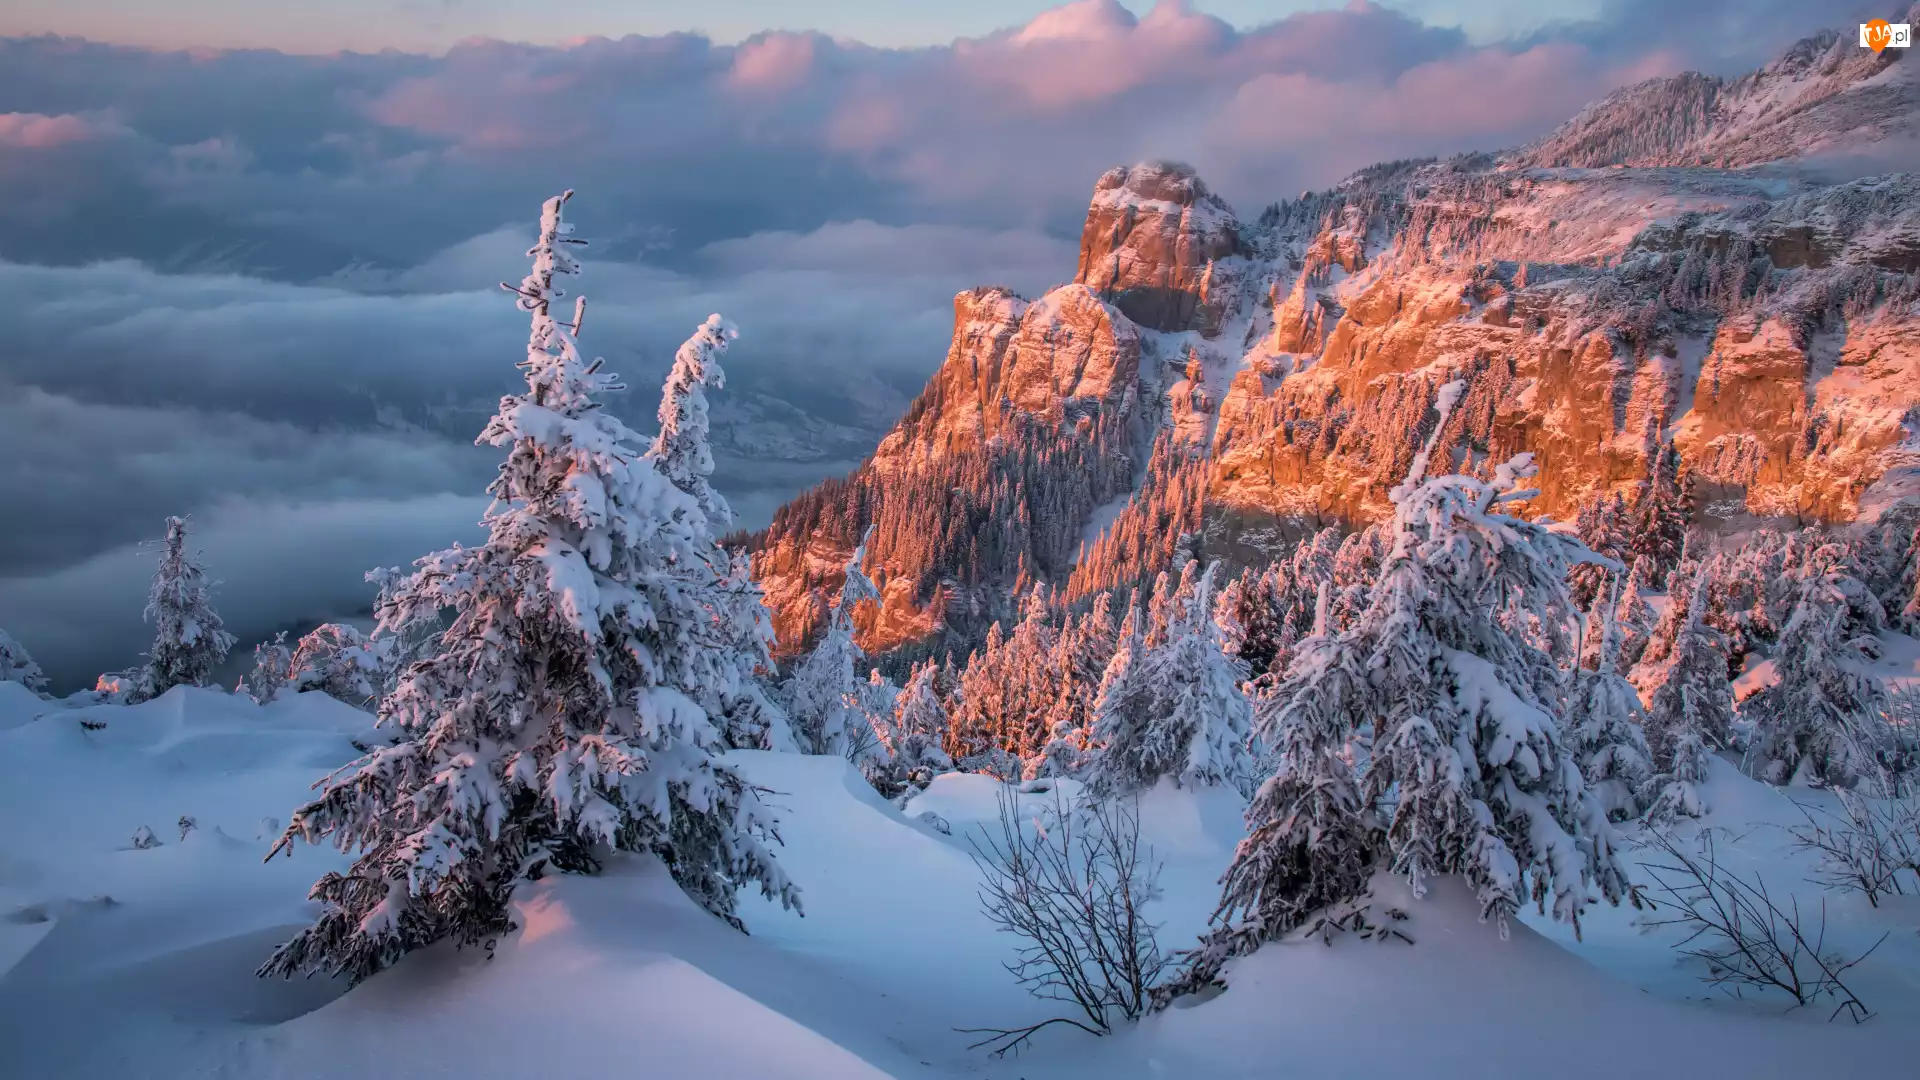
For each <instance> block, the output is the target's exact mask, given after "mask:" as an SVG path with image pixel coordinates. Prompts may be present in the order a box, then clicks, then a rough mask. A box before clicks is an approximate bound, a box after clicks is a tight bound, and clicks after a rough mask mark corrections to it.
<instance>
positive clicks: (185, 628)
mask: <svg viewBox="0 0 1920 1080" xmlns="http://www.w3.org/2000/svg"><path fill="white" fill-rule="evenodd" d="M214 584H215V583H214V582H211V581H208V580H207V572H206V570H205V569H204V568H203V567H201V565H200V561H199V559H198V558H197V557H196V556H195V555H194V554H191V553H189V552H188V551H187V523H186V520H185V519H183V518H177V517H170V518H168V519H167V538H166V540H165V541H163V542H162V546H161V553H160V567H159V569H158V570H156V571H154V575H153V588H152V590H151V591H149V592H148V593H147V609H146V611H145V613H144V614H145V618H146V620H147V621H148V622H150V623H152V624H153V645H152V647H151V648H150V649H149V650H148V651H147V664H146V667H144V668H143V669H141V672H140V677H139V680H138V682H137V685H136V686H135V688H134V691H133V693H132V694H131V695H129V697H128V700H129V701H146V700H148V699H150V698H156V697H159V696H160V695H161V694H164V693H166V692H167V691H169V690H171V689H173V688H174V687H176V686H205V685H206V682H207V678H208V677H209V676H211V675H212V674H213V669H214V668H217V667H219V666H220V665H221V664H222V663H223V662H225V660H226V659H227V651H228V650H229V649H231V648H233V635H232V634H229V633H227V632H226V631H225V630H224V629H222V628H221V623H220V616H219V614H217V613H216V612H215V611H214V610H213V603H212V601H211V599H210V598H209V595H208V594H209V592H210V591H211V590H212V588H213V585H214Z"/></svg>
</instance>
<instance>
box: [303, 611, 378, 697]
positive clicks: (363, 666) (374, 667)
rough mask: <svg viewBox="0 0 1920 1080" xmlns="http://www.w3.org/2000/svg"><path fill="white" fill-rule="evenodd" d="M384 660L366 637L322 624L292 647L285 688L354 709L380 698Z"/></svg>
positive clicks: (336, 625)
mask: <svg viewBox="0 0 1920 1080" xmlns="http://www.w3.org/2000/svg"><path fill="white" fill-rule="evenodd" d="M384 664H385V661H384V659H383V658H382V656H381V654H380V650H379V648H378V647H377V646H376V645H375V644H374V643H373V642H372V641H371V640H369V639H368V638H367V636H366V635H365V634H362V633H361V632H360V631H358V630H355V629H354V628H353V627H351V626H347V625H345V624H343V623H321V624H320V625H319V626H316V627H314V628H313V629H312V630H311V631H309V632H308V633H307V634H306V635H305V636H303V637H301V639H300V640H299V642H298V643H296V644H295V645H294V648H293V654H292V655H291V656H290V657H289V658H288V662H287V689H288V690H290V691H291V692H293V693H296V694H297V693H302V692H304V691H308V690H318V691H319V692H321V693H323V694H325V695H327V696H328V697H330V698H333V699H334V700H336V701H343V702H345V703H347V704H348V705H352V706H354V707H355V708H364V707H369V706H371V705H373V704H374V703H375V702H376V701H377V700H378V698H379V695H380V686H381V683H382V681H383V679H382V668H383V667H384Z"/></svg>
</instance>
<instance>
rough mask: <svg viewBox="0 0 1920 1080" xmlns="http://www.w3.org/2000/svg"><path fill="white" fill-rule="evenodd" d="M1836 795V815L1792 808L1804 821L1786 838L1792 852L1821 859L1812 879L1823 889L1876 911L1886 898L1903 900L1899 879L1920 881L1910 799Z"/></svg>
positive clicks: (1916, 817) (1916, 818)
mask: <svg viewBox="0 0 1920 1080" xmlns="http://www.w3.org/2000/svg"><path fill="white" fill-rule="evenodd" d="M1836 794H1837V795H1838V797H1839V799H1840V809H1838V810H1832V809H1828V808H1826V807H1820V806H1813V805H1810V804H1807V803H1801V802H1796V803H1795V804H1794V805H1795V806H1796V807H1798V808H1799V810H1800V813H1801V814H1802V815H1803V816H1804V817H1805V818H1806V822H1805V823H1804V824H1801V825H1794V826H1790V827H1789V828H1788V829H1787V833H1788V835H1790V836H1792V837H1793V844H1794V847H1795V848H1797V849H1799V850H1801V851H1804V852H1807V853H1810V854H1812V855H1814V856H1816V857H1817V858H1818V859H1819V862H1818V864H1817V865H1816V868H1815V870H1814V872H1813V874H1812V876H1811V878H1810V880H1811V881H1813V882H1814V884H1816V885H1819V886H1821V887H1822V888H1828V889H1835V890H1838V891H1841V892H1857V893H1860V894H1861V895H1862V896H1865V897H1866V898H1867V903H1869V904H1872V905H1873V906H1874V907H1879V906H1880V898H1881V897H1882V896H1885V895H1887V894H1889V893H1891V894H1893V895H1896V896H1898V895H1904V894H1905V893H1906V889H1904V888H1902V887H1901V878H1902V876H1903V875H1906V874H1913V875H1915V876H1916V878H1920V807H1916V806H1915V804H1914V801H1913V800H1912V799H1910V798H1909V799H1876V798H1871V797H1869V796H1867V795H1863V794H1860V793H1858V792H1852V791H1842V792H1837V793H1836Z"/></svg>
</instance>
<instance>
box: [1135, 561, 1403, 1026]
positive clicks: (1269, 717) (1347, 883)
mask: <svg viewBox="0 0 1920 1080" xmlns="http://www.w3.org/2000/svg"><path fill="white" fill-rule="evenodd" d="M1329 597H1330V590H1329V588H1328V587H1327V586H1325V585H1323V587H1322V590H1321V600H1320V603H1319V605H1318V606H1319V613H1318V615H1317V616H1316V618H1315V620H1314V632H1313V634H1312V636H1310V637H1308V638H1306V639H1304V640H1302V641H1301V642H1300V643H1299V646H1298V648H1297V649H1296V650H1295V652H1294V658H1293V662H1292V664H1290V665H1289V666H1288V668H1287V671H1286V672H1285V674H1284V675H1282V676H1280V678H1279V681H1278V682H1277V683H1276V684H1275V685H1274V686H1273V687H1272V689H1271V690H1270V691H1269V692H1267V693H1264V694H1261V695H1260V696H1259V697H1258V698H1257V699H1256V704H1255V707H1254V732H1255V735H1256V736H1257V737H1258V738H1259V739H1260V740H1261V741H1262V742H1264V743H1266V744H1267V745H1268V746H1271V747H1272V748H1273V754H1272V757H1271V761H1272V762H1273V766H1274V770H1273V773H1272V775H1270V776H1269V777H1267V779H1266V780H1265V781H1264V782H1263V783H1262V784H1261V785H1260V787H1259V790H1258V791H1256V792H1255V793H1254V796H1253V801H1252V803H1251V804H1250V805H1249V806H1248V807H1247V836H1246V838H1245V839H1243V840H1241V841H1240V846H1239V848H1238V849H1237V850H1236V851H1235V852H1234V857H1233V862H1232V863H1231V864H1230V865H1229V866H1228V867H1227V872H1226V874H1225V876H1224V877H1222V879H1221V883H1222V889H1221V895H1220V906H1219V908H1218V909H1217V910H1216V911H1215V912H1214V917H1213V921H1214V923H1215V927H1214V929H1213V930H1212V931H1210V932H1209V933H1208V934H1206V935H1205V936H1204V937H1203V938H1202V939H1201V942H1200V944H1199V946H1198V947H1196V948H1195V949H1194V950H1192V951H1191V952H1190V953H1189V954H1187V964H1186V967H1185V969H1184V971H1183V972H1182V973H1181V976H1180V977H1179V978H1178V979H1177V980H1175V981H1174V982H1172V983H1171V984H1169V986H1168V988H1167V990H1166V991H1164V992H1163V993H1161V994H1160V995H1158V1002H1157V1003H1158V1004H1165V1002H1166V1001H1167V1000H1170V999H1171V998H1172V997H1175V996H1178V995H1179V994H1184V993H1192V992H1195V991H1198V990H1201V989H1204V988H1205V987H1207V986H1209V985H1212V984H1215V983H1217V982H1218V981H1219V978H1220V970H1221V968H1222V967H1223V966H1224V965H1225V964H1226V962H1227V961H1228V960H1231V959H1233V958H1234V957H1236V956H1242V955H1245V954H1247V953H1250V952H1252V951H1254V950H1255V949H1257V948H1259V947H1260V944H1261V943H1262V942H1266V941H1273V940H1276V939H1278V938H1280V937H1281V936H1282V935H1284V934H1286V933H1287V932H1288V931H1291V930H1293V929H1295V928H1297V927H1299V926H1301V925H1303V924H1305V923H1306V922H1307V920H1308V919H1309V918H1311V917H1312V916H1313V915H1315V914H1316V913H1320V912H1327V911H1328V910H1329V909H1332V908H1335V907H1337V906H1339V905H1341V904H1345V903H1348V902H1351V901H1353V900H1356V899H1358V898H1359V897H1361V896H1362V895H1364V894H1365V893H1366V891H1367V882H1368V879H1369V878H1370V877H1371V876H1372V873H1373V870H1374V867H1375V865H1376V863H1377V862H1378V860H1379V858H1380V855H1381V852H1382V850H1383V837H1382V835H1381V832H1380V826H1379V822H1378V821H1377V820H1376V818H1375V816H1374V813H1373V811H1372V808H1371V807H1370V806H1369V805H1368V804H1366V803H1364V802H1363V801H1362V796H1361V792H1360V786H1359V784H1358V782H1357V781H1356V780H1355V777H1354V770H1353V765H1352V764H1351V762H1350V760H1349V758H1348V754H1347V746H1348V742H1349V740H1351V739H1352V737H1353V734H1354V725H1353V717H1354V716H1355V715H1356V714H1357V713H1361V712H1364V711H1366V710H1367V708H1368V704H1367V699H1368V698H1369V697H1370V696H1371V694H1372V692H1373V691H1372V689H1371V688H1370V687H1369V686H1368V683H1367V671H1366V668H1365V667H1364V666H1363V663H1362V660H1363V658H1362V656H1361V655H1360V654H1359V653H1358V652H1356V651H1355V650H1352V649H1349V648H1345V647H1343V644H1342V643H1341V642H1339V641H1337V640H1336V639H1335V638H1334V637H1333V636H1332V635H1330V634H1329V633H1328V630H1327V611H1328V607H1329V603H1328V600H1329Z"/></svg>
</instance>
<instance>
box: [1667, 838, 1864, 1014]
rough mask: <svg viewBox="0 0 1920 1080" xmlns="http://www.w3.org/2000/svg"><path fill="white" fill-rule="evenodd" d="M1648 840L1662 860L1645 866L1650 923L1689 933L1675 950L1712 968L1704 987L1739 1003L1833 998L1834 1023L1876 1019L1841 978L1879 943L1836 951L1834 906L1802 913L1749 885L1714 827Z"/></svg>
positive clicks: (1761, 886) (1796, 905) (1792, 902)
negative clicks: (1755, 994)
mask: <svg viewBox="0 0 1920 1080" xmlns="http://www.w3.org/2000/svg"><path fill="white" fill-rule="evenodd" d="M1647 837H1648V839H1647V845H1648V846H1649V847H1651V848H1653V849H1654V850H1655V851H1657V852H1659V854H1660V858H1659V859H1658V861H1654V862H1645V863H1642V864H1641V865H1642V867H1643V869H1644V870H1645V871H1646V873H1647V874H1648V876H1649V877H1651V878H1652V879H1653V882H1654V884H1653V887H1652V888H1651V890H1648V891H1649V892H1650V893H1651V895H1645V894H1643V896H1642V899H1643V900H1644V901H1645V902H1647V903H1648V904H1650V905H1651V906H1652V907H1653V909H1654V911H1655V913H1656V915H1659V916H1660V917H1657V918H1653V919H1649V920H1647V922H1646V923H1645V924H1644V925H1646V926H1648V927H1657V926H1676V927H1679V928H1681V929H1683V930H1685V931H1687V935H1686V937H1685V938H1683V939H1682V940H1681V941H1680V942H1679V943H1677V944H1676V945H1675V948H1677V949H1679V950H1680V951H1681V953H1683V954H1684V955H1687V956H1691V957H1694V958H1696V959H1699V960H1702V961H1704V962H1705V963H1706V965H1707V971H1706V974H1704V975H1702V976H1701V979H1702V980H1703V981H1704V982H1706V983H1707V984H1708V985H1710V986H1713V987H1715V988H1717V989H1719V990H1722V991H1724V992H1726V993H1727V994H1729V995H1731V996H1733V997H1735V998H1739V997H1743V996H1744V995H1745V994H1746V993H1747V992H1749V991H1762V992H1764V991H1771V990H1778V991H1781V992H1783V993H1785V994H1787V995H1789V996H1791V997H1792V998H1793V1000H1794V1003H1795V1006H1796V1007H1798V1006H1800V1005H1808V1004H1811V1003H1813V1002H1815V1001H1818V1000H1820V999H1822V998H1831V999H1833V1000H1835V1001H1837V1002H1839V1004H1838V1005H1836V1006H1835V1008H1834V1010H1833V1013H1832V1015H1830V1016H1829V1017H1828V1019H1829V1020H1831V1019H1834V1018H1835V1017H1838V1016H1839V1015H1840V1014H1841V1013H1843V1012H1844V1013H1846V1014H1847V1015H1848V1016H1849V1017H1851V1018H1852V1019H1853V1021H1854V1022H1855V1023H1860V1022H1862V1021H1865V1020H1866V1019H1867V1018H1868V1017H1870V1016H1872V1015H1873V1014H1872V1012H1870V1011H1869V1010H1868V1009H1867V1007H1866V1005H1865V1004H1864V1003H1863V1002H1861V1000H1860V998H1859V996H1858V995H1856V994H1855V993H1854V992H1853V991H1852V990H1851V989H1849V988H1848V986H1847V984H1846V982H1845V981H1844V980H1843V979H1842V978H1841V977H1842V976H1843V975H1845V974H1846V973H1847V971H1849V970H1850V969H1852V968H1853V967H1854V966H1855V965H1856V964H1858V963H1860V962H1861V961H1862V960H1865V959H1866V958H1867V957H1868V956H1870V955H1872V954H1873V951H1874V949H1877V948H1879V947H1880V942H1879V941H1876V942H1874V944H1873V947H1872V948H1869V949H1867V950H1866V951H1865V952H1863V953H1860V954H1859V955H1857V956H1853V957H1851V958H1847V957H1844V956H1842V955H1840V954H1838V953H1833V952H1829V951H1828V950H1827V949H1826V947H1825V945H1826V932H1827V909H1826V902H1825V901H1824V900H1823V901H1821V904H1820V908H1819V911H1818V912H1817V913H1815V912H1811V911H1809V912H1802V911H1801V909H1800V902H1799V901H1798V900H1797V899H1794V898H1792V897H1789V898H1787V899H1786V901H1785V902H1784V903H1783V902H1781V901H1776V900H1775V899H1774V898H1773V896H1772V894H1771V893H1770V892H1769V891H1768V889H1767V885H1766V882H1765V881H1762V880H1760V879H1758V878H1756V879H1754V880H1752V881H1749V880H1747V879H1745V878H1743V877H1741V876H1740V875H1738V874H1736V873H1734V872H1732V871H1731V870H1728V869H1727V868H1726V867H1724V866H1722V865H1721V864H1720V861H1719V856H1718V853H1717V849H1716V846H1715V835H1714V830H1711V829H1702V830H1701V831H1700V836H1699V840H1698V843H1697V844H1693V845H1689V844H1687V843H1685V842H1683V841H1681V840H1679V839H1677V838H1676V837H1675V836H1674V835H1673V833H1672V832H1671V831H1668V830H1665V829H1649V830H1648V831H1647ZM1662 913H1664V914H1662ZM1885 940H1886V936H1885V935H1882V936H1881V938H1880V941H1885Z"/></svg>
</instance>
